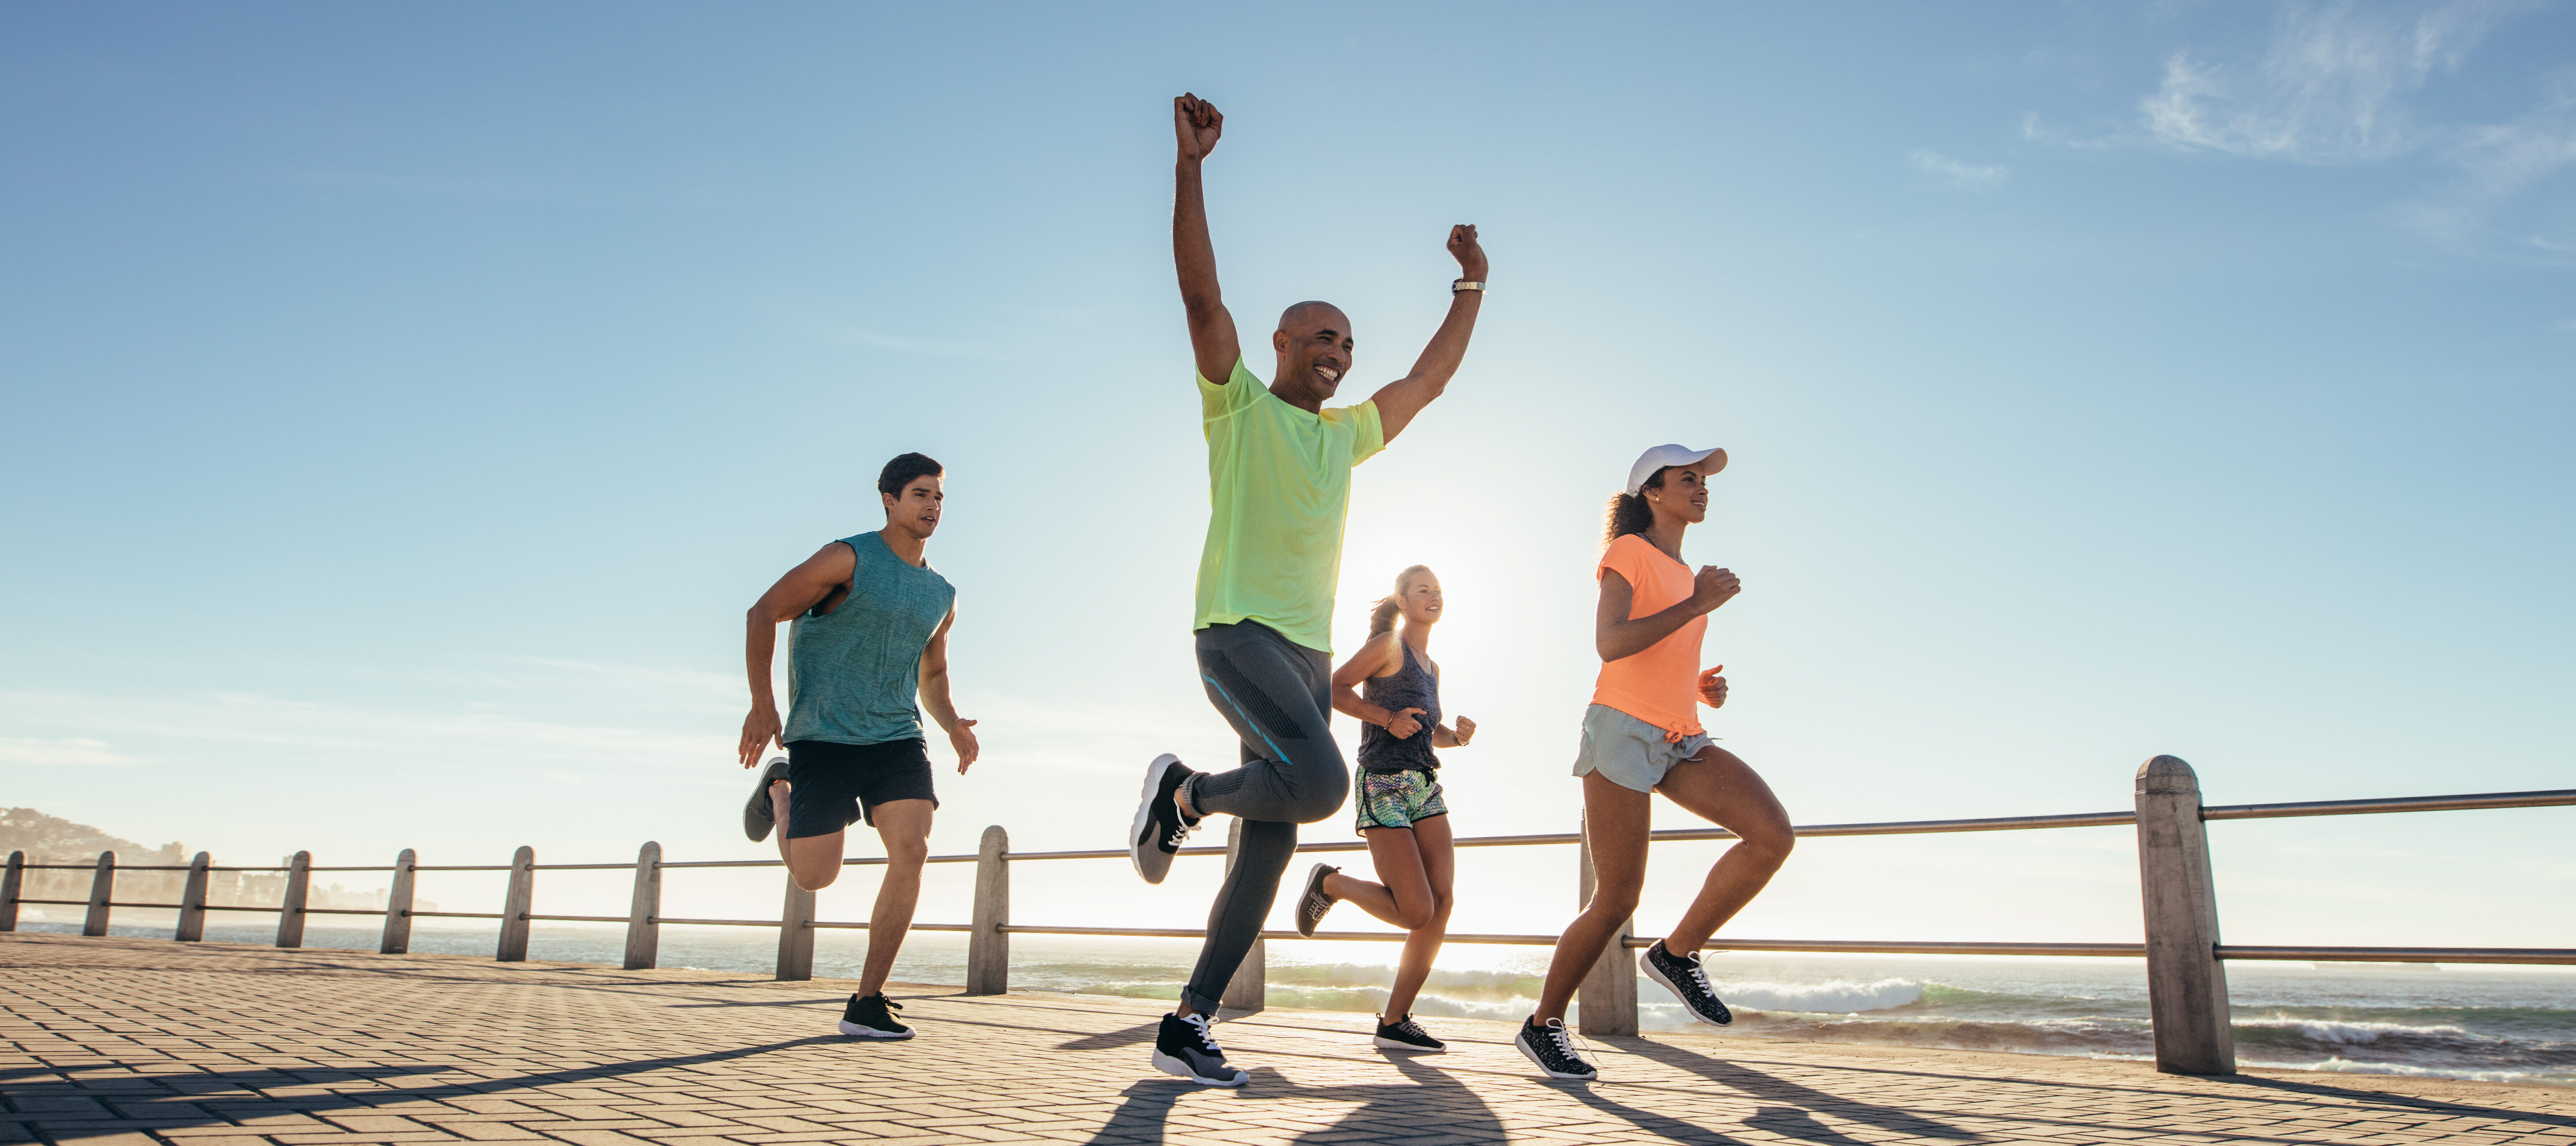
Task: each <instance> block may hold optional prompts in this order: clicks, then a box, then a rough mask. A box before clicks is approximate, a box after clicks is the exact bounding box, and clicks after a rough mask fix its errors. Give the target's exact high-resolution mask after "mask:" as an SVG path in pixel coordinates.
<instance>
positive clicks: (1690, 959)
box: [1637, 939, 1735, 1027]
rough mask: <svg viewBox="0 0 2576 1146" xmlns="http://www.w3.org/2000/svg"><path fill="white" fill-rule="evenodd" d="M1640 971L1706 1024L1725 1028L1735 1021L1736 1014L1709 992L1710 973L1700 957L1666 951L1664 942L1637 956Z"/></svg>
mask: <svg viewBox="0 0 2576 1146" xmlns="http://www.w3.org/2000/svg"><path fill="white" fill-rule="evenodd" d="M1637 969H1638V970H1640V971H1643V972H1645V973H1646V977H1647V978H1649V979H1652V980H1654V981H1656V982H1658V983H1661V984H1663V985H1664V989H1665V990H1667V991H1670V992H1672V993H1673V997H1674V998H1676V999H1680V1000H1681V1001H1682V1009H1683V1010H1685V1011H1689V1012H1690V1014H1691V1017H1692V1018H1694V1019H1698V1020H1699V1021H1701V1022H1703V1023H1713V1024H1715V1025H1717V1026H1721V1027H1722V1026H1725V1025H1726V1024H1728V1023H1731V1022H1734V1021H1735V1013H1734V1012H1732V1011H1729V1010H1727V1009H1726V1004H1724V1003H1721V1002H1719V1001H1718V999H1717V992H1716V991H1714V990H1711V989H1709V985H1708V972H1707V971H1706V970H1705V969H1703V968H1701V967H1700V965H1699V956H1697V955H1691V956H1681V955H1675V954H1673V953H1672V952H1670V951H1666V950H1664V941H1663V940H1661V939H1658V940H1656V941H1655V945H1654V946H1652V947H1649V948H1646V949H1645V950H1644V951H1641V952H1639V953H1638V954H1637Z"/></svg>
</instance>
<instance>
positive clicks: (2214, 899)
mask: <svg viewBox="0 0 2576 1146" xmlns="http://www.w3.org/2000/svg"><path fill="white" fill-rule="evenodd" d="M2137 800H2138V898H2139V900H2140V901H2141V902H2142V903H2143V904H2144V906H2145V908H2146V916H2147V1013H2148V1015H2149V1017H2150V1018H2151V1019H2152V1020H2153V1021H2154V1023H2155V1036H2156V1069H2157V1070H2160V1071H2163V1072H2165V1073H2167V1074H2234V1073H2236V1033H2235V1031H2234V1030H2233V1029H2232V1028H2231V1027H2230V1026H2229V1025H2228V1011H2227V969H2226V967H2225V966H2224V965H2223V964H2221V963H2220V962H2219V961H2218V950H2217V948H2218V896H2217V891H2216V887H2215V885H2214V884H2213V883H2212V882H2211V880H2210V870H2209V835H2208V832H2207V831H2206V830H2205V829H2204V828H2203V827H2202V826H2201V820H2200V778H2199V777H2197V776H2195V775H2193V774H2192V770H2191V765H2189V764H2185V763H2183V762H2182V761H2181V760H2179V759H2176V758H2174V757H2171V756H2158V757H2156V758H2155V759H2153V760H2149V761H2147V762H2146V763H2145V764H2143V765H2140V766H2139V768H2138V780H2137Z"/></svg>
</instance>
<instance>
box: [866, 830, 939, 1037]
mask: <svg viewBox="0 0 2576 1146" xmlns="http://www.w3.org/2000/svg"><path fill="white" fill-rule="evenodd" d="M936 806H937V805H934V804H932V803H931V802H930V801H928V800H888V801H886V802H885V803H882V804H879V805H877V806H876V808H875V809H874V810H873V814H874V816H875V817H876V821H877V838H878V839H881V840H884V841H885V850H886V873H885V882H883V883H881V884H878V885H877V905H876V909H875V910H873V911H870V912H869V913H868V961H867V964H866V966H865V967H864V968H862V969H861V970H860V971H859V994H860V995H861V996H862V997H864V996H868V995H873V994H876V993H877V992H879V991H882V990H885V981H886V976H887V975H890V974H893V973H894V957H895V953H896V952H898V951H901V950H903V937H904V934H905V933H906V932H908V931H911V930H912V911H913V908H915V907H917V906H919V905H920V903H921V865H922V863H923V862H924V861H926V860H928V859H929V858H930V813H931V811H932V809H934V808H935V807H936Z"/></svg>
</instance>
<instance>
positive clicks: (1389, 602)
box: [1369, 565, 1431, 640]
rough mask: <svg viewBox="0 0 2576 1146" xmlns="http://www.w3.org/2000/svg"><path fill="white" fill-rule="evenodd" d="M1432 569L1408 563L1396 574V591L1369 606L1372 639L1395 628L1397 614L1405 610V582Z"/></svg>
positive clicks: (1370, 635)
mask: <svg viewBox="0 0 2576 1146" xmlns="http://www.w3.org/2000/svg"><path fill="white" fill-rule="evenodd" d="M1430 571H1431V567H1430V566H1428V565H1407V566H1405V567H1404V572H1402V573H1398V574H1396V575H1395V592H1392V593H1389V594H1387V595H1386V596H1383V597H1380V598H1378V599H1377V602H1376V603H1375V604H1373V605H1371V606H1369V638H1370V639H1371V640H1375V639H1376V638H1378V637H1381V636H1384V635H1386V634H1387V633H1388V632H1390V631H1392V630H1393V629H1394V628H1395V618H1396V616H1397V615H1398V614H1401V613H1403V612H1404V583H1405V582H1407V581H1411V580H1413V575H1414V574H1416V573H1428V572H1430Z"/></svg>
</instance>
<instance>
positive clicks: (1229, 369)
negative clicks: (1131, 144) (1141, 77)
mask: <svg viewBox="0 0 2576 1146" xmlns="http://www.w3.org/2000/svg"><path fill="white" fill-rule="evenodd" d="M1172 132H1173V134H1174V135H1176V136H1178V137H1179V139H1180V146H1181V155H1180V160H1179V162H1177V163H1175V164H1174V165H1173V168H1172V183H1173V187H1172V268H1173V269H1174V270H1176V271H1178V272H1180V276H1181V309H1182V310H1183V311H1185V312H1187V313H1188V315H1189V320H1190V353H1191V355H1192V356H1194V357H1196V358H1197V359H1198V365H1199V377H1202V378H1205V379H1207V380H1208V381H1210V382H1214V383H1216V384H1217V385H1219V386H1223V385H1225V384H1226V380H1227V379H1230V378H1232V377H1234V364H1235V363H1237V362H1240V361H1242V360H1243V342H1242V340H1241V339H1239V338H1237V337H1236V336H1235V333H1234V315H1233V314H1231V313H1229V312H1227V310H1226V309H1225V296H1224V294H1223V293H1221V292H1219V291H1218V290H1217V286H1216V244H1215V243H1214V242H1212V241H1210V240H1209V238H1208V224H1207V194H1206V192H1205V190H1204V189H1203V188H1202V187H1201V186H1200V183H1199V165H1200V164H1201V163H1202V162H1204V161H1205V160H1206V159H1207V155H1208V152H1211V151H1214V150H1216V139H1217V136H1219V135H1221V134H1224V132H1225V116H1224V115H1222V114H1220V113H1219V112H1218V111H1217V110H1216V105H1215V104H1212V103H1209V102H1207V101H1206V100H1203V99H1200V98H1199V97H1197V96H1194V95H1188V94H1184V95H1181V96H1180V97H1178V98H1176V99H1174V100H1173V101H1172Z"/></svg>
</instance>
